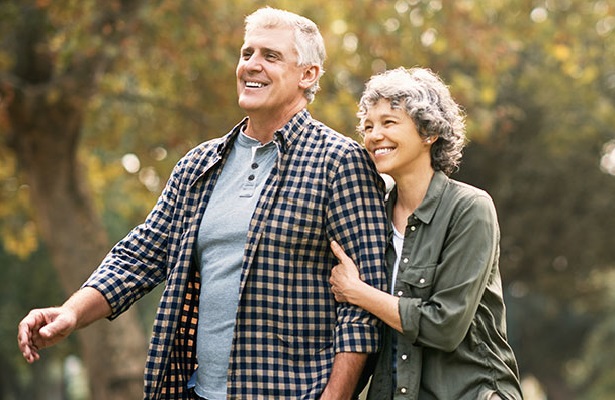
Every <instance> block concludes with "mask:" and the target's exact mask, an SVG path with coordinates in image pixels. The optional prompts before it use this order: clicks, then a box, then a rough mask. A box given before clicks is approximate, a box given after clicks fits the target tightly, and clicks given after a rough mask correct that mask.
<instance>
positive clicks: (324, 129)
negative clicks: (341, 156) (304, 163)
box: [307, 119, 363, 152]
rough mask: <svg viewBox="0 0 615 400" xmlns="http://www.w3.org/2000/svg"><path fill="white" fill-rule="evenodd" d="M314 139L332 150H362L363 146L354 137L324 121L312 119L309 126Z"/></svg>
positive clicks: (311, 136)
mask: <svg viewBox="0 0 615 400" xmlns="http://www.w3.org/2000/svg"><path fill="white" fill-rule="evenodd" d="M307 129H308V131H309V133H310V135H309V137H310V138H311V139H312V140H316V141H318V142H320V143H322V144H324V145H325V146H326V147H327V148H329V149H331V150H332V151H344V152H345V151H349V150H361V149H362V148H363V147H362V146H361V145H360V144H359V143H358V142H357V141H356V140H354V139H353V138H351V137H349V136H347V135H344V134H342V133H340V132H338V131H337V130H335V129H333V128H331V127H330V126H328V125H327V124H325V123H324V122H321V121H319V120H317V119H312V120H311V121H310V124H309V125H308V127H307Z"/></svg>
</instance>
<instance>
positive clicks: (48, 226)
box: [2, 2, 145, 399]
mask: <svg viewBox="0 0 615 400" xmlns="http://www.w3.org/2000/svg"><path fill="white" fill-rule="evenodd" d="M135 4H136V3H135V2H127V3H126V4H123V3H120V2H111V3H108V4H107V5H106V6H105V7H101V8H100V9H99V10H98V11H97V12H95V13H90V14H88V20H87V22H85V23H83V24H80V25H77V26H78V28H77V29H78V30H80V31H81V32H80V33H81V34H84V35H86V34H87V39H86V40H92V41H93V42H96V41H98V43H100V44H99V46H100V47H102V48H101V49H96V48H95V47H94V48H93V49H91V51H90V52H77V51H75V52H74V53H71V52H70V50H67V51H61V50H58V49H54V48H53V46H54V43H53V40H54V39H57V38H58V36H61V35H62V33H59V32H58V30H57V28H56V26H57V24H58V22H59V21H60V20H61V19H64V18H75V17H76V16H77V13H78V12H79V11H80V10H78V9H75V8H74V7H69V5H68V4H55V5H54V6H53V7H52V6H51V4H48V3H45V2H37V3H30V2H22V4H19V3H9V4H5V5H4V6H3V11H4V12H6V13H9V14H10V15H12V16H13V17H14V18H15V21H14V25H13V28H14V31H13V32H12V35H11V36H12V37H11V40H12V46H10V47H11V50H12V51H13V55H14V58H13V62H14V63H13V66H12V71H11V72H10V73H5V74H3V79H2V97H3V103H4V107H3V120H4V123H5V124H6V126H7V129H6V130H3V135H4V140H5V145H7V146H8V148H9V149H10V150H11V151H12V154H13V155H14V157H15V162H16V165H17V166H18V168H19V170H20V172H21V174H23V175H22V176H23V177H24V179H25V180H26V181H27V184H28V188H29V192H30V200H31V204H32V208H33V211H34V213H35V215H36V221H37V228H38V232H39V233H40V235H41V237H42V238H43V241H44V242H45V243H46V245H47V248H48V249H49V251H50V253H51V257H52V259H53V263H54V265H55V266H56V267H57V272H58V276H59V278H60V279H59V281H60V282H61V284H62V287H63V289H64V291H65V292H66V293H71V292H72V291H74V290H75V289H76V288H78V287H79V286H80V285H81V283H82V282H84V280H85V278H87V275H88V269H86V268H84V266H89V265H91V264H92V261H93V260H100V259H102V257H103V256H104V254H105V253H106V251H107V249H108V245H109V243H108V238H107V234H106V231H105V228H104V226H103V224H102V221H101V218H100V215H99V214H98V213H97V212H96V211H95V210H94V207H93V202H92V199H91V194H90V192H89V189H88V184H87V181H85V180H84V177H83V175H82V174H83V171H82V168H81V166H80V163H79V158H78V143H79V137H80V135H81V133H82V129H83V120H84V113H85V110H86V106H87V103H88V100H89V99H90V98H91V96H92V94H93V93H94V92H95V90H96V87H97V85H98V81H97V77H98V75H99V74H100V73H104V71H105V70H106V69H107V68H108V66H109V64H110V63H111V62H112V61H113V60H112V57H109V56H108V55H107V53H105V51H103V50H104V46H105V45H107V44H109V43H111V44H112V43H113V41H114V40H118V38H119V37H121V35H122V31H121V29H120V26H121V24H120V23H121V22H124V21H125V20H126V18H129V17H130V15H131V13H132V12H134V8H133V7H134V6H135ZM88 5H89V6H94V3H93V2H90V3H85V5H84V6H85V7H87V6H88ZM64 6H66V8H64ZM62 13H67V14H68V15H62ZM71 39H73V40H77V38H74V37H73V38H71ZM69 43H70V42H69ZM115 325H116V326H114V332H113V333H112V332H111V331H110V330H109V326H108V324H99V325H98V326H97V327H96V328H95V329H92V328H90V329H86V330H84V331H83V332H80V333H79V339H80V343H81V347H82V355H83V358H84V359H85V362H86V365H87V366H88V370H89V373H90V375H91V376H92V377H95V378H96V379H91V380H90V385H91V387H92V396H93V398H94V399H134V398H137V397H138V396H140V393H142V384H141V382H142V360H143V359H144V355H145V339H144V335H143V332H142V330H141V329H140V326H139V325H138V319H137V318H135V317H134V316H133V317H132V318H131V316H130V315H127V316H125V317H124V318H121V319H120V320H119V321H118V322H117V323H116V324H115Z"/></svg>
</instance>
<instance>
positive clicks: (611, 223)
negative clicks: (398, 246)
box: [0, 0, 615, 399]
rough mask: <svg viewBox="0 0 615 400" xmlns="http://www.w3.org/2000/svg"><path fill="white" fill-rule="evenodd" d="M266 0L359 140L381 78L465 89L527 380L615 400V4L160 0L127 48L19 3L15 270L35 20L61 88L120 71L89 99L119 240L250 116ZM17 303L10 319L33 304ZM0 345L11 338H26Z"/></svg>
mask: <svg viewBox="0 0 615 400" xmlns="http://www.w3.org/2000/svg"><path fill="white" fill-rule="evenodd" d="M118 3H119V2H118V1H110V2H108V6H109V7H113V6H114V4H118ZM266 4H268V5H271V6H274V7H280V8H286V9H289V10H291V11H294V12H297V13H300V14H303V15H305V16H307V17H309V18H311V19H313V20H314V21H316V22H317V23H318V25H319V26H320V28H321V31H322V33H323V36H324V38H325V41H326V44H327V49H328V60H327V63H326V65H325V68H326V73H325V75H324V77H323V79H322V85H321V86H322V91H321V92H320V93H319V94H318V95H317V97H316V101H315V102H314V104H312V105H311V106H310V110H311V112H312V114H313V115H314V116H315V117H317V118H319V119H320V120H322V121H324V122H326V123H328V124H329V125H330V126H332V127H334V128H336V129H338V130H339V131H340V132H343V133H345V134H348V135H351V136H352V135H354V127H355V124H356V118H355V115H354V113H355V111H356V101H357V100H358V98H359V96H360V94H361V90H362V87H363V84H364V82H365V81H366V80H367V79H368V78H369V76H371V75H372V74H373V73H376V72H380V71H383V70H384V69H386V68H394V67H397V66H399V65H404V66H408V67H409V66H414V65H421V66H426V67H430V68H432V69H433V70H434V71H436V72H438V73H439V74H440V75H441V76H442V77H443V78H444V79H445V81H446V82H448V83H449V84H450V86H451V90H452V92H453V94H454V96H455V98H456V99H457V100H458V101H459V102H460V103H461V104H462V105H464V107H465V108H466V110H467V114H468V118H467V122H468V135H469V137H470V139H471V143H470V145H469V147H468V149H467V151H466V155H465V157H464V162H463V165H462V167H461V170H460V172H459V173H457V174H456V176H455V177H456V178H458V179H460V180H464V181H466V182H469V183H472V184H475V185H477V186H479V187H482V188H484V189H486V190H488V191H489V192H490V193H491V194H492V196H493V197H494V200H495V202H496V206H497V208H498V212H499V215H500V223H501V229H502V261H501V265H502V274H503V277H504V281H505V286H506V295H507V299H508V304H509V331H510V337H511V342H512V343H513V345H514V346H515V350H516V352H517V356H518V358H519V361H520V367H521V373H522V375H535V376H536V377H538V379H539V380H540V382H541V383H542V384H543V385H544V386H545V387H546V390H547V393H548V395H549V399H572V398H587V399H590V398H591V399H594V398H595V399H598V398H607V397H608V396H607V395H606V393H609V391H610V392H612V383H611V382H613V380H612V371H613V368H612V362H611V361H610V360H612V359H614V357H613V354H612V352H613V350H611V348H613V346H612V344H613V340H614V337H613V331H614V329H615V320H613V318H612V317H608V318H607V316H609V315H612V312H613V309H614V308H615V299H614V298H613V297H612V295H610V294H609V293H611V292H612V290H613V277H612V274H611V273H610V269H612V267H613V265H614V264H615V253H613V250H612V247H613V246H612V244H611V242H612V238H613V236H614V235H615V213H613V211H612V205H611V204H612V199H613V197H614V195H615V178H614V177H613V176H612V175H609V174H608V173H606V172H608V171H609V169H608V166H605V165H602V166H601V164H600V162H601V160H607V161H608V158H609V154H611V153H609V151H613V150H612V149H613V146H610V147H609V143H612V142H613V140H615V130H614V128H613V126H615V41H613V40H612V37H613V34H614V32H613V31H614V30H615V6H614V5H613V4H611V2H609V1H606V0H601V1H597V0H594V1H588V0H532V1H529V0H457V1H454V2H453V1H443V0H398V1H388V0H386V1H385V0H355V1H348V2H334V1H323V0H314V1H311V2H295V1H290V0H286V1H284V0H280V1H275V0H274V1H270V2H265V1H247V0H226V1H219V0H215V1H213V0H212V1H206V2H194V1H175V0H156V1H149V2H144V3H143V4H142V5H140V6H139V7H138V10H137V12H136V15H131V16H130V17H128V16H127V17H126V20H125V21H123V23H121V24H119V25H118V28H117V29H123V30H125V34H124V35H122V39H121V40H119V41H114V40H112V35H110V34H109V32H108V31H107V30H108V29H107V27H106V26H105V25H104V24H103V25H102V26H101V27H100V29H99V30H98V31H96V30H93V29H92V26H91V25H92V23H93V21H94V20H96V18H95V17H97V16H98V14H97V13H100V12H101V11H100V7H99V3H98V2H96V1H94V0H82V1H80V2H74V1H69V0H57V1H53V2H51V1H49V0H37V1H34V0H31V1H27V0H22V1H17V0H12V1H10V0H5V1H4V2H2V3H0V94H2V96H3V97H2V98H1V99H0V237H1V238H2V239H1V240H2V245H3V247H4V250H5V251H6V252H8V253H11V254H13V255H15V257H19V259H20V260H21V261H20V262H15V261H13V262H11V263H9V264H7V265H9V268H10V269H12V270H24V269H25V268H28V266H29V265H30V262H31V260H32V257H36V255H37V254H38V252H37V250H36V249H37V247H38V246H39V238H38V236H37V229H36V216H35V215H33V212H32V209H31V207H30V205H29V201H28V196H29V193H28V182H27V181H25V178H24V176H23V175H22V174H21V173H20V166H19V165H18V164H17V162H16V161H15V159H16V158H15V157H14V155H13V154H12V150H11V148H10V147H9V138H10V135H11V127H10V123H9V120H8V118H7V117H6V115H5V114H3V113H2V107H3V106H4V105H6V104H7V103H8V102H10V101H11V99H10V96H8V93H10V92H9V91H6V90H3V89H4V88H7V87H10V86H11V85H12V86H15V85H17V86H19V85H20V84H21V82H20V81H19V79H17V78H16V77H15V73H14V71H15V70H16V69H17V67H18V66H16V65H15V60H16V58H15V54H16V52H18V51H19V49H18V48H15V43H16V41H15V36H14V35H15V30H16V27H17V25H18V24H19V23H20V20H21V19H22V18H24V15H26V11H28V10H31V9H36V10H37V11H38V13H37V14H36V15H42V16H43V17H44V18H42V19H41V23H40V28H41V29H46V30H47V31H46V33H47V37H48V41H47V42H45V43H44V47H45V48H42V49H39V50H40V51H43V52H46V53H48V55H49V62H51V63H53V66H54V68H53V71H54V76H52V77H49V80H50V81H53V80H54V79H62V78H64V77H66V76H71V69H70V68H71V66H72V65H74V64H75V60H79V59H81V58H83V59H85V58H87V57H88V56H91V55H92V53H93V52H99V53H101V54H105V55H108V56H110V58H111V59H112V60H113V63H112V65H109V66H105V68H101V69H100V70H98V72H97V76H96V81H95V85H96V86H95V87H94V88H93V90H92V94H91V96H90V97H88V98H87V99H84V100H83V101H84V102H86V101H87V108H86V110H85V114H84V116H83V117H84V126H83V130H82V134H81V141H80V147H79V157H80V160H81V163H82V165H83V166H84V167H85V171H86V172H87V178H88V182H89V185H90V187H91V189H92V191H93V198H94V199H95V202H96V204H95V206H96V209H97V210H98V211H99V212H100V213H101V215H103V217H104V222H105V224H106V226H107V229H108V230H109V234H110V236H111V238H112V239H113V240H116V239H119V238H120V237H121V236H123V235H124V234H125V233H126V232H127V230H128V229H130V227H132V226H133V225H135V224H137V223H139V222H140V221H141V220H142V219H143V217H144V216H145V215H146V213H147V212H148V210H149V209H150V208H151V206H152V205H153V203H154V202H155V200H156V195H157V194H158V193H159V192H160V190H161V188H162V186H163V185H164V182H165V180H166V178H167V176H168V174H169V172H170V170H171V168H172V166H173V165H174V163H175V162H176V161H177V160H178V159H179V157H181V156H182V155H183V154H184V153H185V152H186V151H187V150H188V149H190V148H191V147H192V146H194V145H195V144H197V143H199V142H201V141H203V140H206V139H209V138H212V137H217V136H220V135H222V134H224V133H226V132H227V131H228V130H229V129H230V128H231V127H232V126H233V125H234V124H235V123H236V122H238V121H239V120H240V119H241V118H242V115H243V114H242V112H241V110H239V109H238V107H237V106H236V94H235V93H236V92H235V77H234V68H235V64H236V60H237V57H238V52H239V47H240V45H241V41H242V34H243V17H244V16H245V15H247V14H249V13H250V12H252V11H253V10H254V9H256V8H258V7H259V6H263V5H266ZM28 15H29V14H28ZM47 84H48V83H47V82H41V84H40V85H39V86H36V85H35V86H33V87H36V88H37V89H39V90H45V87H46V86H45V85H47ZM48 96H49V97H50V98H53V96H54V92H53V91H49V93H48ZM56 134H57V135H61V134H62V132H57V133H56ZM609 149H611V150H609ZM127 155H129V156H128V157H127ZM612 157H615V154H614V155H612ZM135 163H136V164H135ZM133 168H134V169H133ZM128 170H130V171H133V172H128ZM611 171H612V170H611ZM29 255H30V258H28V256H29ZM44 264H45V263H41V265H44ZM3 265H4V262H3ZM5 270H6V269H5ZM12 273H14V274H17V273H16V272H14V271H13V272H12ZM47 273H48V272H47ZM12 278H13V279H15V280H16V282H17V281H19V283H18V284H19V285H26V286H27V288H28V291H31V292H34V291H38V290H40V289H41V288H40V287H39V286H36V285H33V284H32V283H24V282H23V281H22V280H23V279H26V276H25V275H23V274H22V275H15V276H12ZM37 279H38V275H37ZM16 284H17V283H16ZM3 293H4V292H3ZM7 293H9V292H7ZM10 293H13V292H10ZM14 298H15V299H18V300H17V301H12V302H10V303H6V302H3V305H4V307H22V308H21V310H23V309H24V308H27V306H26V305H28V306H29V304H30V303H29V302H28V301H27V299H23V298H22V297H20V296H18V295H17V294H15V297H14ZM12 305H13V306H12ZM3 315H5V314H3ZM6 315H14V313H13V314H11V313H9V314H6ZM9 318H10V317H9ZM5 323H6V324H8V325H9V326H10V325H13V326H14V325H16V322H15V320H12V321H11V320H9V321H4V320H3V327H4V326H6V325H4V324H5ZM9 330H10V329H9ZM1 332H2V335H3V337H5V334H6V336H8V337H10V338H11V339H10V340H8V339H7V340H6V341H4V340H3V342H5V343H6V342H8V343H12V341H13V340H14V332H13V333H11V334H9V333H10V332H8V333H7V332H5V330H4V329H3V330H2V331H1ZM3 354H6V353H3ZM2 363H3V364H10V365H15V363H18V360H13V359H11V360H2ZM16 368H17V367H16ZM19 368H23V366H22V367H19ZM600 396H603V397H600Z"/></svg>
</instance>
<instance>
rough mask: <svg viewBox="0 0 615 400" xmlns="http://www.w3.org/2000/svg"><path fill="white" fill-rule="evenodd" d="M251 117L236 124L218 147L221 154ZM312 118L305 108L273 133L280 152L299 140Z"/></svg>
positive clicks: (243, 128) (283, 151) (284, 151)
mask: <svg viewBox="0 0 615 400" xmlns="http://www.w3.org/2000/svg"><path fill="white" fill-rule="evenodd" d="M248 119H249V117H245V118H244V119H243V120H242V121H241V122H240V123H238V124H237V125H235V127H234V128H233V129H232V130H231V132H230V135H228V136H227V137H226V140H224V141H222V142H221V143H220V144H219V145H218V148H217V153H218V154H219V155H222V154H224V152H225V151H226V149H227V148H228V146H229V144H230V143H231V142H233V140H234V139H235V137H237V135H239V132H241V131H242V130H245V127H246V125H247V124H248ZM311 120H312V115H311V114H310V112H309V111H308V110H306V109H305V108H304V109H302V110H301V111H299V112H298V113H297V114H295V115H293V117H292V118H291V119H290V120H289V121H288V122H287V123H286V124H285V125H284V126H283V127H282V128H280V129H278V130H277V131H275V132H274V133H273V140H274V142H276V144H277V145H278V148H279V149H280V152H282V153H286V151H287V150H288V148H290V146H292V144H293V143H294V142H295V141H296V140H297V138H298V137H299V136H300V135H301V133H302V132H303V131H304V130H305V129H306V123H307V122H308V121H311Z"/></svg>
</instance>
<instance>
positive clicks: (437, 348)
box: [368, 172, 522, 400]
mask: <svg viewBox="0 0 615 400" xmlns="http://www.w3.org/2000/svg"><path fill="white" fill-rule="evenodd" d="M396 198H397V190H396V188H394V189H393V191H392V192H391V194H390V196H389V199H388V203H387V212H388V217H389V221H391V220H392V210H393V205H394V204H395V201H396ZM389 230H390V232H389V245H388V247H387V264H388V269H389V282H391V279H390V278H391V273H392V269H393V265H394V262H395V259H396V254H395V250H394V248H393V245H392V235H393V231H392V228H389ZM499 236H500V233H499V226H498V222H497V215H496V211H495V207H494V205H493V201H492V200H491V197H489V195H488V194H487V193H486V192H484V191H482V190H479V189H477V188H475V187H472V186H470V185H466V184H463V183H460V182H457V181H454V180H452V179H449V178H448V177H447V176H446V175H445V174H444V173H442V172H436V173H435V175H434V177H433V178H432V181H431V183H430V185H429V189H428V191H427V194H426V196H425V199H424V200H423V202H422V203H421V205H420V206H419V207H418V208H417V209H416V211H415V212H414V214H413V215H411V216H410V218H409V220H408V226H407V228H406V231H405V236H404V245H403V250H402V257H401V261H400V266H399V272H398V275H397V280H396V284H395V288H394V291H393V293H395V295H397V296H399V297H400V300H399V313H400V317H401V321H402V326H403V330H404V333H403V334H400V333H399V332H397V331H395V330H393V329H391V328H390V327H388V326H386V327H385V328H384V329H385V334H384V343H383V348H382V351H381V353H380V354H379V356H377V357H373V358H372V360H371V361H372V362H373V363H374V364H375V365H373V367H374V368H375V371H374V375H373V376H372V383H371V385H370V389H369V393H368V399H370V400H383V399H390V398H391V396H390V394H391V393H393V388H392V386H393V379H392V354H393V350H392V343H393V340H394V339H396V340H397V351H396V358H397V387H396V388H395V391H394V396H393V398H394V399H395V400H398V399H399V400H401V399H404V400H406V399H407V400H415V399H420V400H426V399H441V400H464V399H467V400H477V399H488V398H489V397H490V396H491V395H492V394H493V393H495V392H497V393H498V394H499V395H500V396H501V397H502V398H504V399H508V400H513V399H514V400H519V399H522V394H521V388H520V385H519V373H518V367H517V362H516V360H515V356H514V353H513V351H512V349H511V347H510V346H509V344H508V342H507V338H506V315H505V306H504V301H503V296H502V283H501V279H500V271H499V268H498V258H499V239H500V237H499Z"/></svg>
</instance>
